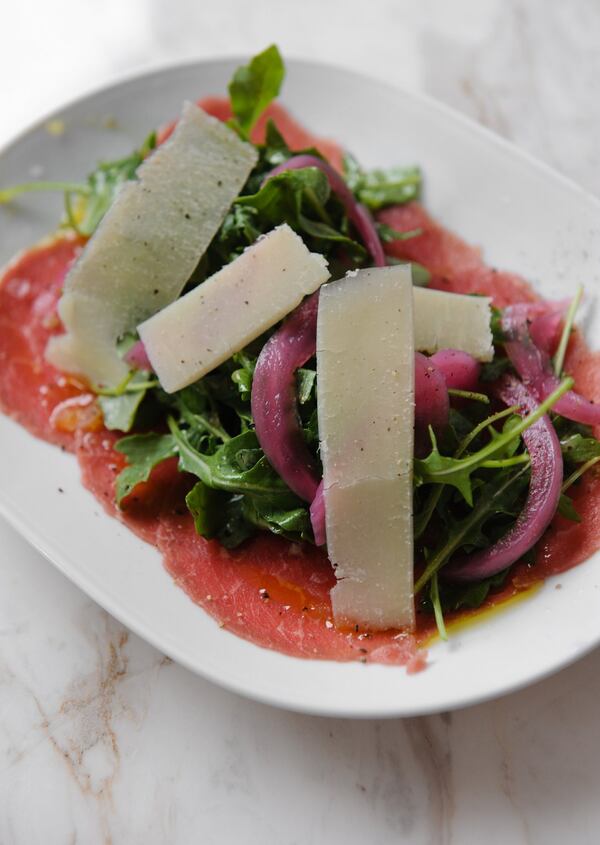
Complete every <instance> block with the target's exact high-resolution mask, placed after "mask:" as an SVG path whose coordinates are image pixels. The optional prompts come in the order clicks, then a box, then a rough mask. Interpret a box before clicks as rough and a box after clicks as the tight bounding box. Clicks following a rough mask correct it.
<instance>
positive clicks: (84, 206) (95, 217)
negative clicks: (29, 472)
mask: <svg viewBox="0 0 600 845" xmlns="http://www.w3.org/2000/svg"><path fill="white" fill-rule="evenodd" d="M155 147H156V133H155V132H152V133H151V134H150V135H149V136H148V137H147V138H146V140H145V141H144V143H143V144H142V146H141V147H140V149H139V150H135V151H134V152H133V153H132V154H131V155H129V156H127V157H125V158H122V159H119V160H118V161H109V162H103V163H101V164H99V165H98V167H97V168H96V170H94V171H93V172H92V173H91V174H90V175H89V176H88V179H87V186H88V190H87V192H86V193H85V194H83V195H80V196H79V198H78V201H77V203H76V204H75V205H73V201H72V197H71V194H70V192H68V191H67V193H66V194H65V205H66V209H67V219H68V222H69V224H70V226H71V228H73V229H74V230H75V231H76V232H78V234H80V235H85V236H89V235H92V234H93V233H94V232H95V231H96V229H97V227H98V224H99V223H100V221H101V220H102V218H103V217H104V215H105V214H106V212H107V211H108V209H109V208H110V206H111V205H112V203H113V201H114V199H115V197H116V195H117V193H118V191H119V189H120V188H121V186H122V185H123V184H124V183H125V182H129V181H131V180H132V179H135V178H136V173H137V169H138V167H139V166H140V164H141V163H142V162H143V161H144V159H145V158H146V156H147V155H148V154H149V153H150V152H151V151H152V150H153V149H154V148H155Z"/></svg>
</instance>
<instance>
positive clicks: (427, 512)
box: [414, 405, 529, 540]
mask: <svg viewBox="0 0 600 845" xmlns="http://www.w3.org/2000/svg"><path fill="white" fill-rule="evenodd" d="M518 410H519V406H518V405H511V407H510V408H505V409H504V410H503V411H498V413H496V414H492V416H490V417H486V418H485V419H484V420H483V422H481V423H479V425H477V426H475V428H474V429H473V431H470V432H469V434H467V436H466V437H465V438H464V440H463V441H462V442H461V444H460V445H459V447H458V449H457V450H456V452H455V453H454V457H455V458H460V456H461V455H462V454H463V453H464V451H465V449H466V448H467V446H468V445H469V444H470V443H472V442H473V440H474V439H475V438H476V437H477V436H478V435H479V434H481V432H482V431H484V430H485V429H486V428H489V427H490V426H491V425H492V424H493V423H495V422H497V421H498V420H501V419H504V417H508V416H510V415H511V414H514V413H515V412H516V411H518ZM521 458H525V460H527V461H528V460H529V458H528V457H527V456H526V455H524V456H519V460H518V461H515V463H521V462H523V463H525V461H521ZM507 460H508V459H507ZM496 464H499V465H501V466H509V465H510V464H506V463H505V462H504V461H502V462H496V463H494V462H491V465H492V466H495V465H496ZM489 465H490V461H485V462H484V463H483V464H482V466H484V467H485V466H489ZM443 489H444V488H443V485H436V486H435V487H433V488H432V490H431V493H430V494H429V499H428V501H427V504H426V505H425V509H424V511H423V513H422V514H421V516H420V518H419V519H418V520H417V521H416V522H415V525H414V537H415V540H418V539H419V537H421V536H422V535H423V534H424V532H425V529H426V528H427V526H428V525H429V520H430V519H431V517H432V516H433V512H434V511H435V509H436V507H437V504H438V502H439V500H440V496H441V495H442V490H443Z"/></svg>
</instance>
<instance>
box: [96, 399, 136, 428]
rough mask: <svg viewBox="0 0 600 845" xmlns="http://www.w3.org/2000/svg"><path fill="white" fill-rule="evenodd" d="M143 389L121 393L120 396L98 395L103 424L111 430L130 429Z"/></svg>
mask: <svg viewBox="0 0 600 845" xmlns="http://www.w3.org/2000/svg"><path fill="white" fill-rule="evenodd" d="M144 396H145V391H143V390H137V391H135V392H130V393H122V394H121V395H120V396H98V404H99V405H100V408H101V409H102V416H103V417H104V425H105V426H106V428H108V429H110V430H111V431H131V429H132V428H133V423H134V421H135V417H136V414H137V412H138V409H139V407H140V405H141V404H142V402H143V400H144Z"/></svg>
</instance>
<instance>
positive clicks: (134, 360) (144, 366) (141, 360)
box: [125, 340, 152, 372]
mask: <svg viewBox="0 0 600 845" xmlns="http://www.w3.org/2000/svg"><path fill="white" fill-rule="evenodd" d="M125 360H126V361H127V363H128V364H129V365H130V366H132V367H135V369H136V370H148V371H150V372H151V371H152V364H151V363H150V358H148V353H147V352H146V347H145V346H144V344H143V343H142V341H141V340H136V342H135V343H134V344H133V346H132V347H131V349H129V350H128V351H127V352H126V353H125Z"/></svg>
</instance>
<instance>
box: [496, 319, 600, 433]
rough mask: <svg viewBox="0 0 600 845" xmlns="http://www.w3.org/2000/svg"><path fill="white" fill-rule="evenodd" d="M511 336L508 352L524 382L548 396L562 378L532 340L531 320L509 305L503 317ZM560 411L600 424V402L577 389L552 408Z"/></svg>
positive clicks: (536, 392) (538, 394) (540, 395)
mask: <svg viewBox="0 0 600 845" xmlns="http://www.w3.org/2000/svg"><path fill="white" fill-rule="evenodd" d="M502 329H503V331H504V332H505V334H506V336H507V338H508V339H507V341H506V342H505V344H504V346H505V349H506V354H507V355H508V357H509V358H510V360H511V363H512V365H513V366H514V368H515V370H516V371H517V372H518V373H519V375H520V376H521V379H522V380H523V383H524V384H525V386H526V387H527V389H528V390H530V391H531V393H532V394H533V395H534V396H535V398H536V399H537V400H538V401H540V402H541V401H543V400H544V399H546V398H547V397H548V396H549V395H550V394H551V393H552V392H553V391H554V390H556V388H557V387H558V385H559V383H560V380H559V379H558V378H557V377H556V376H555V375H554V373H553V372H552V366H551V362H550V357H549V355H548V354H547V352H544V351H543V350H542V349H539V348H538V347H537V346H536V345H535V344H534V343H533V341H532V339H531V336H530V334H529V330H528V327H527V320H526V318H525V317H524V316H522V315H521V314H519V313H518V312H517V313H516V314H515V313H514V312H513V311H512V310H511V308H510V307H509V308H507V309H506V311H505V312H504V316H503V318H502ZM552 410H553V411H555V412H556V413H557V414H560V415H561V416H563V417H566V418H567V419H568V420H573V421H574V422H579V423H584V424H585V425H593V426H596V425H600V405H595V404H594V403H593V402H590V401H589V399H585V398H584V397H583V396H581V395H580V394H579V393H576V392H575V391H574V390H569V391H568V392H567V393H565V395H564V396H561V398H560V399H559V400H558V402H557V403H556V405H555V406H554V407H553V408H552Z"/></svg>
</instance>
